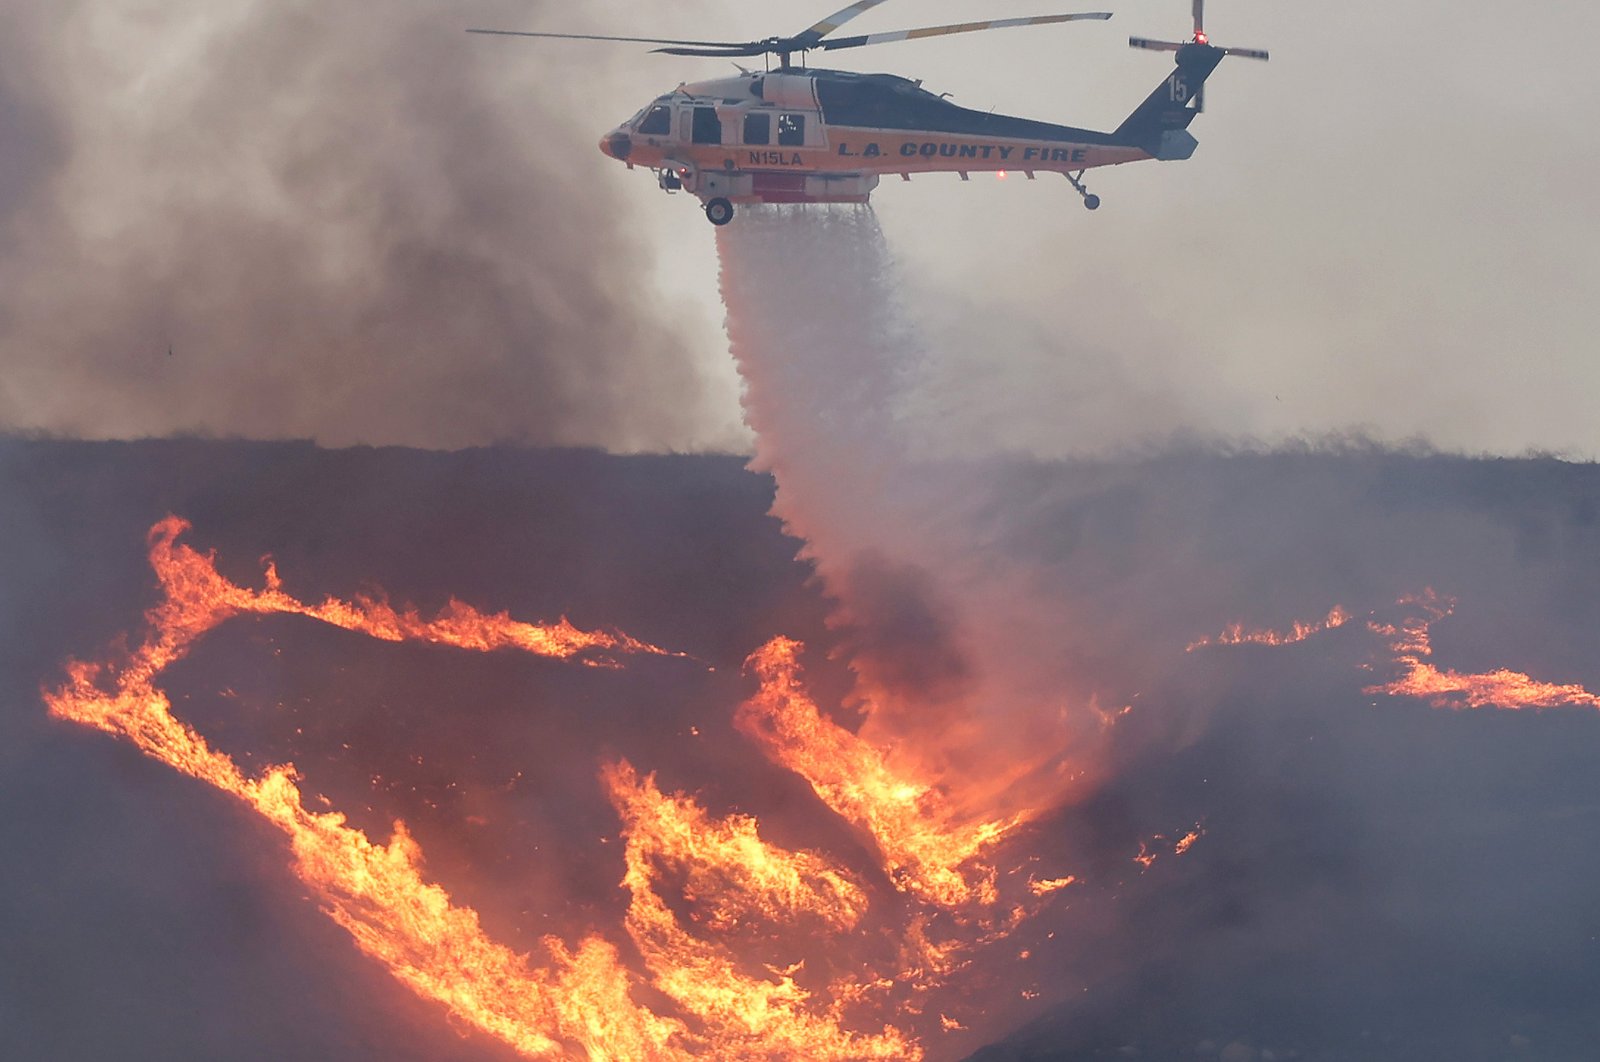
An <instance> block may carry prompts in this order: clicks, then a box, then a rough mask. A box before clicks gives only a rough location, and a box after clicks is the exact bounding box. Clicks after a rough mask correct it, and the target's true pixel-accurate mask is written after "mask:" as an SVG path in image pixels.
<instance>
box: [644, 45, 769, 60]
mask: <svg viewBox="0 0 1600 1062" xmlns="http://www.w3.org/2000/svg"><path fill="white" fill-rule="evenodd" d="M650 50H651V51H652V52H660V53H661V54H662V55H709V56H714V57H716V58H719V59H747V58H750V57H752V56H757V55H767V54H769V53H775V52H776V51H777V49H774V48H773V47H772V46H771V45H769V44H766V43H765V42H762V41H752V42H751V43H749V44H715V43H708V44H693V43H692V42H691V44H690V46H689V47H683V48H651V49H650Z"/></svg>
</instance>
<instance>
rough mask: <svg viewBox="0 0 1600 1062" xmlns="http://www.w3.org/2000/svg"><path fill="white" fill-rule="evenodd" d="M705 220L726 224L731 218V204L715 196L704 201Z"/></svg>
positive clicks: (716, 223)
mask: <svg viewBox="0 0 1600 1062" xmlns="http://www.w3.org/2000/svg"><path fill="white" fill-rule="evenodd" d="M706 220H707V221H709V222H711V224H713V225H726V224H727V223H728V222H730V221H732V220H733V204H732V203H730V202H728V200H726V199H724V198H722V196H720V195H719V196H717V197H716V198H715V199H712V200H710V201H709V202H707V203H706Z"/></svg>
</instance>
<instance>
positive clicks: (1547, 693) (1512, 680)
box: [1365, 589, 1600, 711]
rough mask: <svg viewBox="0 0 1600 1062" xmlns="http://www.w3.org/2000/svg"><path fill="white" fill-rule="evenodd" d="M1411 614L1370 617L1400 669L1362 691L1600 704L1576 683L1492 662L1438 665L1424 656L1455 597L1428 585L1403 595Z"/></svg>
mask: <svg viewBox="0 0 1600 1062" xmlns="http://www.w3.org/2000/svg"><path fill="white" fill-rule="evenodd" d="M1400 603H1401V604H1402V605H1412V606H1415V607H1416V609H1417V614H1416V615H1413V616H1409V617H1406V618H1405V619H1403V620H1402V621H1401V622H1399V623H1397V624H1384V623H1378V622H1376V621H1374V622H1372V623H1371V624H1370V626H1371V627H1372V629H1373V631H1374V632H1376V633H1377V634H1379V635H1382V636H1384V637H1387V638H1388V639H1389V645H1390V649H1391V650H1392V651H1393V652H1394V656H1395V664H1396V666H1398V667H1401V668H1403V669H1404V673H1403V674H1402V675H1401V676H1400V677H1399V678H1396V679H1394V680H1393V681H1390V682H1387V683H1383V684H1380V685H1375V686H1368V687H1367V688H1366V690H1365V692H1367V693H1386V694H1388V695H1389V696H1391V697H1417V698H1419V699H1421V700H1425V701H1427V702H1428V703H1430V704H1431V705H1433V706H1434V707H1435V708H1453V709H1456V710H1458V711H1459V710H1464V709H1471V708H1500V709H1505V710H1517V709H1526V708H1555V707H1559V706H1569V707H1577V708H1600V696H1597V695H1595V694H1593V693H1591V692H1589V691H1588V690H1587V689H1585V688H1584V687H1582V686H1579V685H1561V684H1557V683H1553V682H1541V681H1540V680H1538V679H1535V678H1532V677H1531V676H1529V675H1525V674H1523V673H1522V672H1520V671H1512V670H1510V669H1509V668H1503V667H1501V668H1495V669H1494V670H1493V671H1485V672H1478V673H1475V674H1472V673H1463V672H1460V671H1454V670H1441V669H1439V668H1438V667H1435V666H1434V665H1433V664H1432V663H1430V662H1429V661H1428V659H1427V658H1428V657H1431V656H1432V655H1433V640H1432V628H1433V624H1434V623H1436V622H1437V621H1439V620H1441V619H1443V618H1445V617H1446V616H1448V615H1450V614H1451V612H1453V611H1454V610H1455V601H1454V600H1452V599H1449V598H1444V597H1441V596H1440V595H1438V594H1436V593H1435V592H1434V591H1433V590H1431V589H1429V590H1426V591H1424V592H1423V593H1422V594H1421V595H1419V596H1418V597H1414V598H1403V599H1402V600H1401V602H1400Z"/></svg>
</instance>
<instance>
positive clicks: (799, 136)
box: [778, 114, 806, 147]
mask: <svg viewBox="0 0 1600 1062" xmlns="http://www.w3.org/2000/svg"><path fill="white" fill-rule="evenodd" d="M805 142H806V116H805V115H803V114H780V115H778V143H779V144H781V145H782V146H784V147H804V146H805Z"/></svg>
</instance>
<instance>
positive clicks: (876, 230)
mask: <svg viewBox="0 0 1600 1062" xmlns="http://www.w3.org/2000/svg"><path fill="white" fill-rule="evenodd" d="M718 250H719V253H720V255H721V261H722V273H721V284H722V295H723V301H724V303H725V305H726V307H727V312H728V317H727V327H728V334H729V338H730V341H731V345H732V349H733V353H734V356H735V358H736V359H737V361H738V366H739V372H740V374H741V376H742V377H743V379H744V384H745V391H744V406H745V417H746V420H747V422H748V423H749V424H750V426H751V428H752V429H753V430H754V431H755V433H756V439H757V443H756V457H755V461H754V462H753V464H754V467H756V468H758V469H760V470H762V471H767V472H770V473H771V474H772V475H773V477H774V478H775V480H776V482H777V496H776V501H775V502H774V506H773V508H774V513H775V514H776V515H777V516H778V517H779V518H781V519H782V520H783V522H784V525H785V527H786V528H787V529H788V530H789V532H790V533H791V534H793V535H795V536H796V537H798V538H801V539H803V540H804V542H805V543H806V546H805V549H804V555H805V556H806V557H808V558H809V559H811V560H812V561H813V562H814V563H815V565H816V568H817V572H818V574H819V576H820V577H821V579H822V581H823V584H824V586H825V588H826V589H827V591H828V593H829V595H830V596H831V597H832V598H833V599H834V601H835V602H836V605H837V613H836V617H837V619H838V621H839V623H840V626H841V628H842V630H843V632H844V635H845V647H846V651H847V652H849V654H850V661H851V666H852V667H853V669H854V670H855V672H856V674H857V677H858V682H859V688H858V695H859V697H860V698H861V702H862V706H863V708H864V709H865V710H866V711H867V717H866V720H865V722H864V724H863V726H862V731H861V732H862V735H863V736H864V737H867V738H869V739H870V740H873V741H874V742H875V743H877V744H879V745H881V746H883V747H886V748H892V749H894V750H896V754H897V755H902V756H905V757H907V758H908V759H910V760H912V761H914V763H915V766H916V767H917V769H919V770H920V771H924V772H931V773H932V774H933V775H934V776H935V777H938V778H940V779H941V780H944V781H946V782H948V784H949V788H950V790H951V791H952V792H953V793H957V794H960V795H962V796H963V797H964V798H965V799H966V803H967V804H968V805H969V806H968V808H967V810H969V811H970V812H971V813H972V814H974V815H992V814H994V813H996V812H1010V811H1014V810H1017V807H1018V805H1019V804H1021V803H1023V802H1026V803H1027V804H1028V805H1029V806H1035V807H1038V806H1041V805H1042V804H1046V803H1048V802H1053V801H1057V800H1060V799H1062V798H1063V797H1064V795H1065V794H1066V791H1067V790H1068V789H1069V788H1070V784H1071V779H1072V778H1073V777H1076V776H1077V775H1078V773H1079V771H1080V769H1081V767H1082V766H1083V761H1084V759H1085V756H1084V755H1083V754H1084V753H1086V752H1087V751H1088V742H1089V741H1090V740H1091V737H1092V735H1094V734H1095V733H1097V731H1098V726H1099V720H1098V718H1097V717H1095V716H1094V715H1093V713H1092V712H1089V711H1087V710H1086V707H1085V706H1084V705H1083V704H1082V703H1081V702H1080V703H1079V704H1078V705H1076V706H1075V705H1074V704H1073V703H1071V700H1070V699H1069V695H1068V693H1067V687H1066V685H1065V684H1064V683H1063V681H1062V678H1063V677H1062V676H1061V675H1060V674H1059V668H1058V667H1057V662H1056V657H1057V656H1058V655H1059V654H1058V653H1056V652H1055V651H1054V650H1056V649H1057V648H1058V647H1059V639H1060V638H1061V636H1062V631H1063V625H1064V624H1066V623H1068V622H1069V621H1068V619H1067V617H1066V616H1065V614H1064V611H1063V609H1062V608H1061V603H1060V602H1053V601H1050V600H1048V598H1047V596H1043V595H1041V594H1040V593H1039V592H1038V590H1037V587H1036V586H1035V585H1034V583H1035V576H1036V574H1037V573H1036V572H1034V571H1029V570H1026V567H1025V566H1024V565H1021V564H1019V563H1017V562H1014V561H1012V560H1011V559H1010V558H1008V557H1006V556H1005V555H1004V553H1003V552H1002V551H1000V550H998V549H996V548H995V546H994V544H993V542H992V538H993V535H994V527H995V525H996V522H997V520H1000V519H1001V518H1003V515H1004V514H999V513H995V512H992V511H985V509H984V506H985V501H984V499H985V498H986V497H987V493H986V491H985V490H984V486H985V482H984V481H985V476H986V470H985V469H984V468H983V467H982V466H979V465H968V464H958V463H951V462H943V463H934V462H929V461H925V460H922V459H921V458H920V456H919V455H918V454H917V453H916V452H914V449H913V443H912V442H911V440H912V439H913V438H914V437H915V434H916V433H913V432H911V431H910V430H907V429H908V425H907V424H906V423H905V422H904V420H903V414H902V410H903V409H904V408H905V403H904V398H905V394H906V389H907V387H908V385H909V383H910V381H911V380H912V378H913V377H914V376H915V374H916V372H917V370H918V368H919V366H920V362H921V359H922V357H923V353H922V351H923V347H922V345H921V343H920V342H919V339H918V336H917V335H916V333H915V330H914V329H912V328H910V327H909V326H908V324H907V322H906V318H905V316H904V314H903V313H902V312H901V310H900V306H899V300H898V292H897V284H898V280H897V275H896V270H895V267H894V263H893V260H892V257H891V255H890V253H889V250H888V246H887V243H886V241H885V239H884V235H883V232H882V229H881V228H880V227H879V225H878V221H877V218H876V216H875V215H874V214H873V212H872V210H871V209H870V208H869V207H853V208H843V209H840V208H834V209H815V208H811V209H803V208H755V209H747V210H745V211H744V212H743V213H742V214H741V215H740V217H739V218H738V220H737V221H736V222H735V223H734V224H732V225H729V226H728V227H726V228H725V229H722V230H719V233H718ZM921 430H922V431H926V428H922V429H921ZM1069 757H1070V760H1071V761H1077V762H1069Z"/></svg>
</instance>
